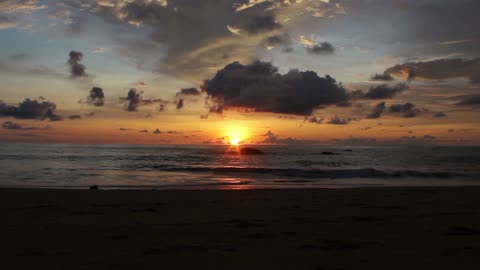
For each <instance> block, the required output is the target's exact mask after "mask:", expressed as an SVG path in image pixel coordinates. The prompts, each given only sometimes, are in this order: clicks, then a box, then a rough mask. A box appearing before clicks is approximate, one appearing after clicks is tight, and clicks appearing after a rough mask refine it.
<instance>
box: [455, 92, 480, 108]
mask: <svg viewBox="0 0 480 270" xmlns="http://www.w3.org/2000/svg"><path fill="white" fill-rule="evenodd" d="M454 99H456V100H458V102H457V105H459V106H478V105H480V94H473V95H461V96H456V97H454Z"/></svg>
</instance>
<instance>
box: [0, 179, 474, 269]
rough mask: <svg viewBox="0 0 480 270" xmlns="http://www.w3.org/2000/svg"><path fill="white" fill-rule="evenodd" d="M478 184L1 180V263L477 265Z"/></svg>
mask: <svg viewBox="0 0 480 270" xmlns="http://www.w3.org/2000/svg"><path fill="white" fill-rule="evenodd" d="M479 194H480V188H478V187H388V188H355V189H267V190H162V191H147V190H65V189H0V209H1V213H2V218H1V222H0V226H1V227H0V239H1V242H2V245H0V259H1V265H2V267H1V268H2V269H8V270H9V269H407V268H410V269H475V268H476V267H477V265H478V263H477V258H478V253H479V252H480V196H479Z"/></svg>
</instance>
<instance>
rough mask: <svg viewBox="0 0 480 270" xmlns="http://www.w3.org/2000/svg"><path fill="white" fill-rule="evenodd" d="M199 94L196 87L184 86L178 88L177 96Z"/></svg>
mask: <svg viewBox="0 0 480 270" xmlns="http://www.w3.org/2000/svg"><path fill="white" fill-rule="evenodd" d="M200 94H201V92H200V90H198V89H197V88H185V89H182V90H180V92H178V93H177V96H199V95H200Z"/></svg>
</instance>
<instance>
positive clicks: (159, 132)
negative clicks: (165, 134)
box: [153, 128, 162, 134]
mask: <svg viewBox="0 0 480 270" xmlns="http://www.w3.org/2000/svg"><path fill="white" fill-rule="evenodd" d="M153 134H162V132H161V131H160V130H159V129H158V128H157V129H155V130H154V131H153Z"/></svg>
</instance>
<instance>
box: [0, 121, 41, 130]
mask: <svg viewBox="0 0 480 270" xmlns="http://www.w3.org/2000/svg"><path fill="white" fill-rule="evenodd" d="M2 128H4V129H11V130H36V129H38V128H36V127H23V126H22V125H20V124H17V123H14V122H10V121H7V122H4V123H3V124H2Z"/></svg>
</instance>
